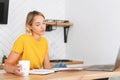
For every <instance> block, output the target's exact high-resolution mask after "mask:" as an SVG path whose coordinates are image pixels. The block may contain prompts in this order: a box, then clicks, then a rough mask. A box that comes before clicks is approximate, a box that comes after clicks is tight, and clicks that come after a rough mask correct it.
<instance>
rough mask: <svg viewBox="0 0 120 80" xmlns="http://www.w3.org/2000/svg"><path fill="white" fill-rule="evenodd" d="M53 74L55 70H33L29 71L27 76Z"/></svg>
mask: <svg viewBox="0 0 120 80" xmlns="http://www.w3.org/2000/svg"><path fill="white" fill-rule="evenodd" d="M53 72H55V70H52V69H34V70H30V71H29V74H50V73H53Z"/></svg>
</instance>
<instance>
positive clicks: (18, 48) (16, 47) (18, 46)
mask: <svg viewBox="0 0 120 80" xmlns="http://www.w3.org/2000/svg"><path fill="white" fill-rule="evenodd" d="M12 51H14V52H17V53H20V54H21V53H22V52H23V38H22V36H20V37H19V38H17V40H16V41H15V42H14V44H13V47H12Z"/></svg>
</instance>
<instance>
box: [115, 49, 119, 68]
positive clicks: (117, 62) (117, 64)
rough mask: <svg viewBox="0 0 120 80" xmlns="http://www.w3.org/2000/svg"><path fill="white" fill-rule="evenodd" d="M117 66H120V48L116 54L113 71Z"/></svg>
mask: <svg viewBox="0 0 120 80" xmlns="http://www.w3.org/2000/svg"><path fill="white" fill-rule="evenodd" d="M119 66H120V48H119V50H118V54H117V57H116V62H115V66H114V69H116V68H118V67H119Z"/></svg>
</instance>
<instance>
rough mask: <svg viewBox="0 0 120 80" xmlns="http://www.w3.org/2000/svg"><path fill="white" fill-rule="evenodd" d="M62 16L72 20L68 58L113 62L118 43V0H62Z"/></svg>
mask: <svg viewBox="0 0 120 80" xmlns="http://www.w3.org/2000/svg"><path fill="white" fill-rule="evenodd" d="M66 18H67V19H69V20H71V22H73V23H74V26H73V27H71V28H70V31H69V36H68V43H67V54H66V55H67V57H68V58H70V59H76V60H83V61H84V62H85V63H84V65H88V64H105V63H113V62H114V60H115V57H116V54H117V51H118V47H119V45H120V0H76V1H73V0H66ZM73 55H74V56H73Z"/></svg>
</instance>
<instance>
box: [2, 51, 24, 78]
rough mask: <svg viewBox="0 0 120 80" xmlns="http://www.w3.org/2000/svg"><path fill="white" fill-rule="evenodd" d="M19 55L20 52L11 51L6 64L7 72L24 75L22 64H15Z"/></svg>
mask: <svg viewBox="0 0 120 80" xmlns="http://www.w3.org/2000/svg"><path fill="white" fill-rule="evenodd" d="M19 57H20V54H17V53H15V52H11V53H10V55H9V56H8V58H7V59H6V60H5V64H4V69H5V71H6V72H8V73H14V74H16V75H21V76H22V75H23V73H21V72H20V69H21V66H20V65H19V64H17V65H15V64H16V62H17V60H18V59H19Z"/></svg>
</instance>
